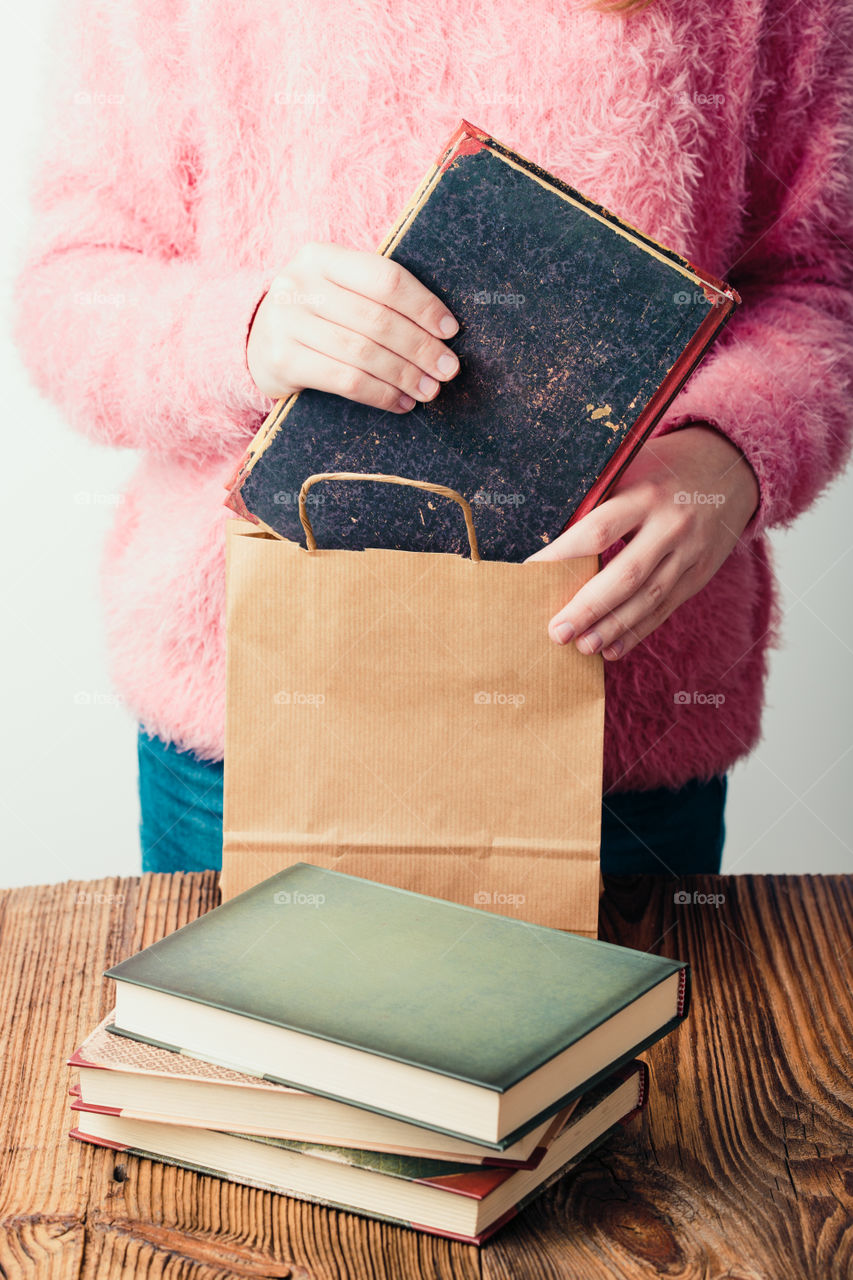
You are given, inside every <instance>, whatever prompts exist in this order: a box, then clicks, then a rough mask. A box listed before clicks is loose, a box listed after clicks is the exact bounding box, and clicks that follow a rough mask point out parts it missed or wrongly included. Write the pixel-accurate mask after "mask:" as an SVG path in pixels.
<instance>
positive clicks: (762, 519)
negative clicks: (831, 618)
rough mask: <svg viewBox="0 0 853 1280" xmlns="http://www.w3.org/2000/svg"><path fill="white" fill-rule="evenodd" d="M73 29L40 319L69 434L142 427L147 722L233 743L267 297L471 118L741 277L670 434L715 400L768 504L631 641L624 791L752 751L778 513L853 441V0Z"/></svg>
mask: <svg viewBox="0 0 853 1280" xmlns="http://www.w3.org/2000/svg"><path fill="white" fill-rule="evenodd" d="M53 47H54V48H56V49H61V51H62V52H61V57H57V58H56V60H55V65H54V66H53V67H52V75H51V87H52V97H51V100H50V102H49V104H48V107H47V127H46V129H45V134H44V143H43V151H42V153H41V155H40V157H39V164H38V166H37V170H36V175H35V181H34V188H33V196H32V198H33V211H34V221H33V232H32V236H31V241H30V244H29V247H28V251H27V259H26V262H25V263H24V264H23V266H22V269H21V271H20V275H19V279H18V282H17V294H16V335H17V342H18V345H19V347H20V350H21V352H22V353H23V357H24V360H25V362H26V364H27V366H28V368H29V370H30V372H31V376H32V378H33V379H34V381H35V382H36V384H37V386H38V387H39V388H40V389H41V390H42V391H43V392H44V394H45V395H47V396H48V397H49V398H50V399H51V400H52V401H54V402H55V403H56V404H57V405H59V406H60V407H61V409H62V411H63V412H64V413H65V415H66V416H67V418H68V420H69V421H70V422H71V424H72V425H73V426H74V427H76V428H78V429H79V430H81V431H84V432H86V433H88V434H89V435H90V436H91V437H92V438H93V439H94V440H97V441H102V442H106V443H108V444H112V445H115V446H117V447H120V448H129V449H135V450H138V452H139V464H138V468H137V470H136V473H135V476H134V478H133V481H132V483H131V485H130V488H129V491H128V493H127V495H126V499H125V501H124V503H123V504H122V505H121V506H120V507H119V508H118V510H117V518H116V521H115V525H114V528H113V530H112V533H111V536H110V538H109V542H108V545H107V547H106V552H105V557H104V564H103V584H104V598H105V604H106V614H107V622H108V630H109V642H110V651H111V655H112V671H113V678H114V680H115V683H116V685H117V686H118V689H119V690H120V691H121V693H122V694H123V695H124V697H125V699H126V701H127V703H128V705H129V706H130V707H131V708H132V710H133V711H134V712H135V713H136V714H137V715H138V716H139V717H140V719H141V720H142V721H143V722H144V723H145V725H146V726H147V727H148V729H149V730H151V731H154V732H157V733H158V734H160V736H161V737H164V738H167V739H171V740H173V741H174V742H176V743H177V744H178V745H179V746H181V747H191V748H194V749H195V750H196V751H197V752H198V753H199V754H200V755H202V756H204V757H206V758H209V759H218V758H221V755H222V745H223V719H224V684H225V678H224V652H223V650H224V635H223V606H224V592H225V584H224V577H223V547H224V524H225V520H226V512H225V510H224V508H223V505H222V503H223V497H224V491H223V485H224V483H225V481H226V480H227V478H228V477H229V476H230V475H231V473H232V471H233V469H234V466H235V464H236V462H237V460H238V459H239V457H240V455H241V454H242V452H243V450H244V448H245V446H246V443H247V442H248V441H249V440H250V438H251V437H252V435H253V433H254V432H255V430H256V429H257V427H258V426H259V424H260V422H261V420H262V418H263V416H264V415H265V414H266V413H267V411H268V410H269V409H270V407H271V403H272V402H271V401H270V400H269V399H268V398H267V397H265V396H264V395H262V394H261V393H260V392H259V391H258V389H257V388H256V387H255V385H254V383H253V381H252V378H251V376H250V374H249V372H248V368H247V364H246V337H247V331H248V327H249V324H250V321H251V318H252V315H253V312H254V310H255V308H256V306H257V303H258V301H259V299H260V298H261V297H262V295H263V293H264V291H265V289H266V287H267V285H268V283H269V281H270V278H271V276H272V275H273V273H274V271H275V270H276V268H278V267H280V266H281V265H283V264H284V262H285V261H286V260H287V259H288V258H289V256H290V255H291V254H292V253H293V252H294V250H295V249H296V248H297V246H298V245H299V244H300V243H301V242H303V241H305V240H308V239H315V240H333V241H338V242H340V243H343V244H345V245H349V246H352V247H356V248H362V249H374V248H375V247H376V245H377V243H378V242H379V240H380V239H381V238H382V236H383V235H384V234H385V232H386V231H387V229H388V227H389V226H390V225H391V224H392V223H393V222H394V220H395V218H396V215H397V213H398V211H399V209H400V208H401V206H402V205H403V204H404V202H405V201H406V200H407V199H408V197H409V195H410V194H411V192H412V190H413V189H414V187H415V186H416V184H417V183H418V181H419V180H420V178H421V176H422V175H423V173H424V172H425V171H426V169H427V167H428V166H429V164H430V163H431V162H432V160H433V159H434V157H435V154H436V152H437V149H438V148H439V146H440V145H441V144H442V143H443V142H444V141H445V140H446V139H447V137H448V136H449V135H450V133H451V131H452V130H453V129H454V128H455V126H456V125H457V124H458V122H459V120H460V118H462V117H465V118H466V119H468V120H471V121H473V123H475V124H477V125H479V126H481V127H482V128H484V129H486V130H488V131H489V132H491V133H493V134H494V135H495V136H496V137H497V138H499V139H500V140H501V141H503V142H505V143H507V144H509V145H510V146H512V147H514V148H516V149H517V150H519V151H520V152H522V154H524V155H527V156H529V157H530V158H531V159H534V160H536V161H537V162H538V163H540V164H542V165H544V166H545V167H547V168H548V169H550V170H552V171H553V172H554V173H556V174H558V175H559V176H560V177H561V178H563V179H565V180H566V181H567V182H569V183H571V184H572V185H573V186H575V187H578V188H579V189H580V190H581V191H583V192H584V193H586V194H587V195H589V196H590V197H592V198H593V199H595V200H597V201H599V202H601V203H602V204H604V205H606V206H608V207H609V208H610V209H612V210H613V211H614V212H615V213H617V214H619V215H620V216H621V217H623V218H625V219H626V220H627V221H628V222H630V223H632V224H634V225H635V226H636V227H638V228H640V229H641V230H642V231H644V232H647V233H648V234H650V235H651V236H653V237H655V238H656V239H658V240H660V241H662V242H663V243H664V244H667V245H669V246H671V247H672V248H674V249H676V250H677V251H678V252H679V253H681V254H683V255H685V256H686V257H688V258H689V259H691V260H692V261H694V262H696V263H698V264H700V265H701V266H702V267H704V268H706V269H707V270H709V271H711V272H712V273H714V274H716V275H717V276H720V277H724V278H726V279H728V280H730V281H731V282H732V283H733V284H734V285H735V287H736V288H737V289H738V290H739V291H740V293H741V295H742V297H743V307H742V309H741V311H740V312H739V313H738V314H737V316H736V318H735V319H734V321H733V322H732V323H731V325H730V326H729V328H728V329H727V330H726V332H725V334H724V336H723V338H722V340H721V341H720V343H719V344H718V346H717V348H716V349H715V350H714V352H713V353H712V355H711V356H710V357H709V358H708V359H707V360H706V361H705V362H704V364H703V365H702V366H701V368H700V369H699V371H697V373H696V374H695V375H694V377H693V378H692V379H691V380H690V382H689V383H688V385H687V387H686V388H685V389H684V391H683V392H682V393H681V394H680V395H679V396H678V397H677V399H676V401H675V403H674V404H673V406H672V408H671V409H670V411H669V412H668V413H667V415H666V418H665V420H664V421H663V423H662V424H661V426H660V427H659V429H658V430H659V431H665V430H670V429H674V428H676V427H678V426H680V425H683V424H685V423H689V422H691V421H697V420H698V421H709V422H711V423H713V424H714V425H715V426H716V427H718V429H719V430H721V431H722V432H724V433H725V434H726V435H727V436H728V437H729V438H730V439H731V440H733V441H735V442H736V443H737V445H738V446H739V447H740V448H741V449H742V450H743V452H744V454H745V455H746V457H747V459H748V460H749V462H750V463H751V465H752V467H753V469H754V471H755V473H756V475H757V477H758V481H759V485H760V492H761V499H760V506H759V509H758V512H757V514H756V516H755V517H754V518H753V520H752V521H751V523H750V525H749V526H748V528H747V530H746V531H745V533H744V536H743V537H742V539H741V541H740V543H739V544H738V546H737V547H736V549H735V551H734V552H733V553H732V555H731V556H730V557H729V559H728V560H727V561H726V563H725V564H724V565H723V567H722V568H721V569H720V570H719V572H718V573H717V574H716V575H715V577H714V578H713V579H712V580H711V582H710V583H709V584H708V585H707V586H706V587H705V588H704V589H703V590H702V591H701V592H699V594H698V595H696V596H694V597H693V598H692V599H691V600H689V601H688V602H687V603H686V604H684V605H682V606H681V608H680V609H678V610H677V611H676V612H675V614H673V616H672V617H671V618H670V619H669V620H668V621H667V622H666V623H664V624H663V625H662V626H661V627H660V628H659V629H658V630H657V631H655V632H654V634H653V635H652V636H651V637H650V638H649V639H648V640H647V641H646V642H645V643H644V644H642V645H640V646H639V647H638V648H637V649H636V650H634V651H633V652H632V653H631V654H630V655H628V656H627V657H626V658H625V659H623V660H621V661H619V662H616V663H611V664H608V665H607V666H606V680H607V722H606V723H607V728H606V759H605V779H604V781H605V786H606V787H607V788H609V789H613V790H616V791H624V790H628V789H647V788H651V787H656V786H678V785H680V784H682V783H683V782H685V781H686V780H687V779H690V778H700V777H701V778H708V777H710V776H711V775H712V774H714V773H716V772H720V771H723V770H725V769H726V768H727V767H728V766H729V765H731V764H732V762H733V761H735V760H736V759H737V758H738V757H740V756H743V755H744V754H745V753H746V752H748V751H749V750H750V748H751V747H753V746H754V744H755V743H756V741H757V740H758V737H759V733H760V720H761V707H762V695H763V683H764V678H765V666H766V650H767V646H768V644H771V643H773V642H774V641H775V640H776V638H777V633H778V632H777V628H778V609H777V606H776V603H775V598H774V588H773V580H772V572H771V567H770V564H769V556H768V546H767V541H766V538H765V537H764V531H765V530H766V529H767V528H769V527H773V526H780V525H786V524H788V523H790V522H791V521H792V520H793V519H794V518H795V517H796V516H797V515H798V513H799V512H801V511H803V510H804V509H805V508H806V507H808V506H809V505H810V504H811V503H812V502H813V501H814V500H815V498H816V497H817V495H818V494H819V493H820V492H821V491H822V490H823V489H824V487H825V486H826V485H827V483H828V482H829V481H830V479H831V478H832V477H833V476H834V475H836V474H837V473H838V472H839V470H840V469H841V467H842V465H843V463H844V461H845V459H846V456H847V453H848V450H849V447H850V425H851V410H850V401H849V398H848V397H849V387H850V381H851V375H853V263H851V249H850V246H851V243H853V232H851V196H850V175H849V156H850V153H851V148H852V147H853V54H852V53H851V51H853V7H851V0H809V3H808V4H793V5H792V4H791V3H790V0H714V2H713V3H710V2H709V0H704V2H701V3H696V2H695V0H694V2H693V3H691V2H690V0H655V2H654V3H653V4H652V6H651V7H650V8H649V9H648V10H646V11H644V12H642V13H640V14H637V15H633V16H630V17H628V18H627V19H626V18H622V17H620V16H613V15H603V14H598V13H594V12H590V11H587V10H586V9H585V8H584V7H583V4H582V3H579V2H578V0H529V2H528V3H523V2H522V3H519V0H495V3H493V4H488V5H477V4H473V3H471V2H470V0H468V2H465V3H458V4H452V5H447V6H443V5H440V6H436V5H435V4H433V3H431V0H430V2H428V0H410V3H407V4H404V5H403V4H401V5H389V4H387V3H380V2H379V0H326V2H325V3H317V0H293V2H292V3H290V4H287V5H284V4H282V3H281V0H246V2H245V3H242V4H233V3H228V2H226V0H205V2H204V3H202V2H201V0H121V3H116V2H115V0H69V3H68V4H66V5H64V6H63V12H62V29H61V32H59V31H57V32H56V34H55V39H54V41H53ZM679 694H682V695H685V694H686V695H687V698H686V700H685V698H684V697H683V696H682V697H679ZM707 695H713V698H712V699H711V700H710V701H709V700H708V698H707Z"/></svg>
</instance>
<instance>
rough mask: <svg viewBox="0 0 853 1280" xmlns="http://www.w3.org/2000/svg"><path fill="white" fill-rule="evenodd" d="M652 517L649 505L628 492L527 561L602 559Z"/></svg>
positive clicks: (580, 522) (585, 517)
mask: <svg viewBox="0 0 853 1280" xmlns="http://www.w3.org/2000/svg"><path fill="white" fill-rule="evenodd" d="M647 513H648V501H647V500H644V499H643V497H642V495H641V494H640V493H639V492H638V491H636V490H633V491H632V490H627V491H626V492H625V493H621V494H617V495H615V496H614V497H612V498H608V499H607V501H606V502H602V504H601V506H600V507H594V508H593V510H592V511H590V512H588V513H587V514H586V515H585V516H583V517H582V518H581V519H580V520H578V522H577V524H573V525H571V526H570V528H568V529H566V530H565V532H563V533H561V534H559V536H558V537H556V538H555V539H554V541H553V542H549V543H548V545H547V546H546V547H541V548H540V549H539V550H538V551H534V553H533V555H530V556H528V557H527V559H526V560H525V561H524V563H525V564H528V563H529V562H530V561H532V560H571V559H572V558H573V557H575V556H591V555H601V553H602V552H603V551H606V550H607V548H608V547H610V546H612V545H613V543H614V542H616V541H617V540H618V539H619V538H622V537H624V536H625V534H626V533H630V532H631V531H632V530H633V529H635V528H636V527H637V525H638V524H639V523H640V521H641V520H642V519H643V517H644V516H645V515H646V514H647Z"/></svg>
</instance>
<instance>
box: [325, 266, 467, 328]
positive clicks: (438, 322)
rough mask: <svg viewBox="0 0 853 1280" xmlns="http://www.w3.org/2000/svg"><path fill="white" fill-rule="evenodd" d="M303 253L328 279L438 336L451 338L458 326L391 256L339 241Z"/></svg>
mask: <svg viewBox="0 0 853 1280" xmlns="http://www.w3.org/2000/svg"><path fill="white" fill-rule="evenodd" d="M302 255H303V259H304V260H305V261H306V262H307V263H308V264H309V265H311V263H312V261H313V262H315V263H316V264H317V265H318V268H319V270H320V273H321V274H322V275H323V276H325V277H326V279H328V280H332V281H333V282H334V283H335V284H339V285H341V286H342V287H343V288H344V289H351V290H352V291H353V292H354V293H361V294H363V295H364V296H365V297H366V298H373V299H374V301H375V302H381V303H384V305H385V306H386V307H392V308H393V309H394V311H399V312H400V314H401V315H404V316H408V318H409V319H410V320H413V321H414V322H415V324H418V325H420V327H421V328H422V329H426V330H427V332H428V333H431V334H433V336H434V337H436V338H452V337H453V335H454V334H455V333H456V332H457V330H458V329H459V324H458V321H457V320H456V318H455V316H453V315H452V314H451V312H450V311H449V310H448V309H447V307H446V306H445V305H444V303H443V302H442V301H441V299H440V298H437V297H436V295H435V294H434V293H433V292H432V291H431V290H430V289H428V288H427V287H426V285H424V284H421V282H420V280H418V279H417V277H416V276H413V275H412V273H411V271H407V270H406V268H405V267H403V266H401V265H400V263H399V262H393V261H392V260H391V258H386V257H384V256H383V255H382V254H380V253H364V252H361V251H359V250H353V249H346V248H344V247H343V245H336V244H322V245H307V246H304V247H303V250H302ZM321 261H322V265H321V266H320V262H321Z"/></svg>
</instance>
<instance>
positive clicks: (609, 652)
mask: <svg viewBox="0 0 853 1280" xmlns="http://www.w3.org/2000/svg"><path fill="white" fill-rule="evenodd" d="M624 648H625V641H624V640H614V641H613V643H612V644H609V645H608V646H607V648H606V649H602V651H601V656H602V658H606V659H607V660H608V662H611V661H612V660H613V659H614V658H621V656H622V650H623V649H624Z"/></svg>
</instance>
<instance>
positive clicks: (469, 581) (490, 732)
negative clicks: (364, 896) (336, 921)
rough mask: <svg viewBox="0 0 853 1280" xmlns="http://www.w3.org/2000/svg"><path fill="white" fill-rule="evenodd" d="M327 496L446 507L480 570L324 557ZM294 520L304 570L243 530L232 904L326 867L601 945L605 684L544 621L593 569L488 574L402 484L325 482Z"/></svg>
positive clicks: (234, 554)
mask: <svg viewBox="0 0 853 1280" xmlns="http://www.w3.org/2000/svg"><path fill="white" fill-rule="evenodd" d="M324 479H359V480H365V479H374V480H377V481H382V482H393V483H399V484H410V485H413V486H414V487H417V488H424V489H428V490H430V491H431V492H433V493H437V494H441V495H443V496H445V497H449V498H453V499H454V500H455V501H456V502H458V503H459V504H460V506H461V507H462V509H463V513H464V516H465V520H466V525H467V528H468V535H469V542H470V547H471V559H468V558H466V557H462V556H458V555H448V554H441V553H436V554H433V553H424V552H409V551H386V550H366V551H344V550H322V549H321V550H317V549H316V543H315V540H314V536H313V532H312V530H311V527H310V522H309V520H308V515H307V511H306V494H307V492H308V489H309V487H310V486H311V485H313V484H315V483H316V482H317V481H318V480H324ZM377 500H378V501H381V492H380V493H378V495H377ZM300 516H301V518H302V522H303V527H304V528H305V532H306V544H307V547H308V549H307V550H306V549H304V548H303V547H301V546H300V545H299V544H297V543H295V542H289V541H285V540H283V539H281V538H279V537H278V536H276V535H273V534H271V533H270V532H269V531H267V530H265V529H264V528H263V527H260V528H259V527H258V526H257V525H253V524H250V523H249V522H247V521H244V520H231V521H229V527H228V552H227V593H228V603H227V708H226V733H225V816H224V844H223V866H222V895H223V899H227V898H230V897H233V896H234V895H235V894H237V893H240V892H242V891H243V890H244V889H247V888H249V887H250V886H251V885H253V884H256V883H257V882H258V881H259V880H263V879H265V878H266V877H267V876H270V875H273V874H274V873H275V872H276V871H279V870H281V869H282V868H283V867H286V866H289V865H290V864H291V863H294V862H312V863H315V864H317V865H319V866H323V867H330V868H333V869H336V870H338V871H344V872H347V873H349V874H352V875H357V876H363V877H365V878H367V879H372V880H379V881H382V882H384V883H386V884H393V885H399V886H401V887H403V888H406V889H413V890H416V891H417V892H419V893H426V894H431V895H433V896H435V897H439V898H447V899H451V900H454V901H457V902H462V903H466V904H468V905H474V906H482V907H485V908H487V909H490V910H492V911H496V912H500V913H502V914H505V915H511V916H518V917H520V918H522V919H525V920H529V921H533V922H535V923H537V924H547V925H552V926H554V927H557V928H562V929H568V930H571V931H573V932H576V933H582V934H586V935H588V936H592V937H594V936H595V935H596V932H597V920H598V898H599V879H600V877H599V845H600V823H601V786H602V754H603V731H604V676H603V664H602V660H601V658H600V656H596V657H585V656H582V655H580V654H579V653H578V652H577V651H576V649H575V647H574V645H566V646H559V645H556V644H554V643H553V641H551V640H550V639H549V637H548V634H547V623H548V619H549V618H550V617H551V616H552V615H553V614H554V613H555V612H556V611H557V609H558V608H560V607H561V606H562V605H563V604H564V603H565V602H566V601H567V600H568V599H569V597H570V596H571V595H572V594H573V593H574V592H575V591H576V590H577V589H578V587H579V586H580V585H581V584H582V583H583V582H585V581H586V580H587V579H588V578H589V577H590V575H591V574H592V573H594V572H595V570H596V567H597V562H596V559H595V557H588V558H585V559H582V560H574V561H564V562H551V563H547V562H535V563H533V564H509V563H503V562H498V561H483V560H480V559H479V555H478V552H477V544H476V534H475V529H474V524H473V520H472V515H471V509H470V507H469V506H468V503H467V502H466V501H465V499H464V498H462V497H461V496H460V495H459V494H457V493H456V492H455V491H453V490H451V489H447V488H445V487H444V486H441V485H430V484H426V483H422V482H416V481H409V480H405V479H401V478H400V477H392V476H365V475H358V476H353V475H352V474H351V473H346V472H336V473H328V474H324V475H318V476H311V477H309V479H308V480H306V482H305V484H304V485H303V486H302V491H301V493H300Z"/></svg>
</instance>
